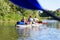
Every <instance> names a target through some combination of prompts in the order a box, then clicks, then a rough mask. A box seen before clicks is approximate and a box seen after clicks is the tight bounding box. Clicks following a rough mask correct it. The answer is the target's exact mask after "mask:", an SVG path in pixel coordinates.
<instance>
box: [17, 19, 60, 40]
mask: <svg viewBox="0 0 60 40" xmlns="http://www.w3.org/2000/svg"><path fill="white" fill-rule="evenodd" d="M43 22H47V24H42V25H41V26H40V27H39V29H35V30H34V29H32V30H30V31H29V30H28V31H27V33H26V34H25V36H23V34H21V35H22V36H20V37H19V38H18V40H60V30H59V29H57V28H59V22H58V21H55V20H43ZM19 32H20V31H19ZM27 34H28V36H26V35H27Z"/></svg>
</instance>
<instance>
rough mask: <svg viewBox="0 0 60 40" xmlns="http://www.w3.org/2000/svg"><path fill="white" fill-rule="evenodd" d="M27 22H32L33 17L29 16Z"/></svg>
mask: <svg viewBox="0 0 60 40" xmlns="http://www.w3.org/2000/svg"><path fill="white" fill-rule="evenodd" d="M28 22H29V24H32V23H33V18H32V16H29V18H28Z"/></svg>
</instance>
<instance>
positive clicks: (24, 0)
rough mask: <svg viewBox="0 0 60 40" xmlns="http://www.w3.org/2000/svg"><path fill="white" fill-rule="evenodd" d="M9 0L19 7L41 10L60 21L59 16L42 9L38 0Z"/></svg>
mask: <svg viewBox="0 0 60 40" xmlns="http://www.w3.org/2000/svg"><path fill="white" fill-rule="evenodd" d="M10 1H11V2H12V3H14V4H16V5H17V6H19V7H21V8H26V9H31V10H42V11H43V12H45V13H46V14H47V15H49V16H51V17H53V18H54V19H55V20H58V21H60V18H58V17H57V16H55V15H52V13H51V12H49V11H47V10H44V8H42V6H41V5H40V4H39V2H38V0H10ZM43 1H44V0H43Z"/></svg>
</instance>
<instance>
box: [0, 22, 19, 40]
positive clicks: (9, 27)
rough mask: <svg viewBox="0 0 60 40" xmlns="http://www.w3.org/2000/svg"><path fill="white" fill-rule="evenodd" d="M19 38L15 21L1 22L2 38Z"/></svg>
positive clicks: (0, 38)
mask: <svg viewBox="0 0 60 40" xmlns="http://www.w3.org/2000/svg"><path fill="white" fill-rule="evenodd" d="M17 38H18V34H17V31H16V29H15V27H14V23H0V40H17Z"/></svg>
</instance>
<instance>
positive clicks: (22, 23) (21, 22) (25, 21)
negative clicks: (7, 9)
mask: <svg viewBox="0 0 60 40" xmlns="http://www.w3.org/2000/svg"><path fill="white" fill-rule="evenodd" d="M17 24H19V25H25V24H27V20H26V18H25V17H23V18H22V19H21V21H18V22H17Z"/></svg>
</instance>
